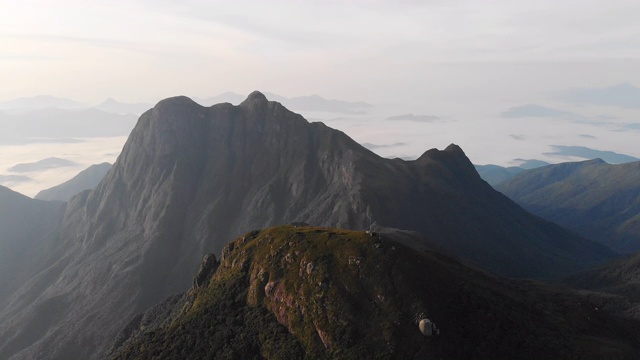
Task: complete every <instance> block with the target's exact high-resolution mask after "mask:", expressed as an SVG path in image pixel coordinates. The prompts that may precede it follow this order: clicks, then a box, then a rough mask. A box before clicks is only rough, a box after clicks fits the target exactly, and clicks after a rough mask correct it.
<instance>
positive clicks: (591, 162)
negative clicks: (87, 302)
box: [582, 158, 608, 165]
mask: <svg viewBox="0 0 640 360" xmlns="http://www.w3.org/2000/svg"><path fill="white" fill-rule="evenodd" d="M582 163H583V164H585V165H594V164H608V163H607V162H606V161H604V160H602V159H600V158H595V159H591V160H587V161H583V162H582Z"/></svg>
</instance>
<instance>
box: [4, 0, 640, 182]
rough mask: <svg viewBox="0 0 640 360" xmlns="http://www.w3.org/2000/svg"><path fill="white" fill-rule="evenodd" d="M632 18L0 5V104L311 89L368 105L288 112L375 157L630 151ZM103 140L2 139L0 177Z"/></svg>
mask: <svg viewBox="0 0 640 360" xmlns="http://www.w3.org/2000/svg"><path fill="white" fill-rule="evenodd" d="M639 10H640V3H639V4H633V3H629V2H625V1H613V2H612V1H607V2H605V1H603V0H594V1H586V2H585V1H565V2H561V3H558V2H551V1H529V0H528V1H519V2H517V3H514V2H508V1H486V2H482V3H481V4H480V3H477V2H473V1H470V0H464V1H456V2H444V1H437V0H434V1H427V2H416V1H406V2H400V3H398V2H391V1H373V2H363V1H331V2H329V3H326V2H325V3H322V4H313V3H299V2H292V1H276V2H269V3H268V4H267V3H264V2H257V1H241V2H224V3H216V4H209V3H207V2H202V1H191V2H186V3H185V2H180V3H177V2H173V1H156V2H150V1H144V0H140V1H127V2H115V3H113V2H112V3H109V4H102V3H100V2H97V1H89V2H78V1H73V0H65V1H58V2H56V3H55V4H53V3H49V2H44V1H26V2H20V3H11V4H9V3H5V4H2V5H0V20H1V21H0V39H1V40H2V42H3V45H4V46H3V48H2V50H0V52H1V53H2V56H1V57H0V63H2V66H0V75H1V76H2V78H3V81H4V82H3V84H4V86H3V87H2V88H1V89H0V103H6V102H7V101H11V100H14V99H16V98H21V97H32V96H37V95H50V96H56V97H61V98H67V99H72V100H74V101H77V102H80V103H81V104H82V105H83V106H85V107H93V106H97V105H98V104H100V103H101V102H103V101H104V100H106V99H108V98H113V99H116V100H117V101H120V102H123V103H144V104H150V105H151V106H152V105H153V104H155V103H156V102H157V101H159V100H161V99H163V98H167V97H172V96H178V95H186V96H189V97H191V98H194V99H206V98H210V97H214V96H217V95H219V94H223V93H226V92H232V93H236V94H240V95H242V96H246V95H247V94H249V93H250V92H251V91H254V90H259V91H262V92H268V93H273V94H278V95H279V96H283V97H286V98H292V97H298V96H308V95H313V94H317V95H320V96H322V97H324V98H326V99H337V100H342V101H351V102H357V101H364V102H367V103H370V104H371V105H373V107H372V108H370V109H365V110H364V111H362V112H359V113H358V112H353V113H348V114H345V113H335V112H316V111H307V110H296V109H292V110H294V111H296V112H299V113H301V114H302V115H304V116H305V117H306V118H307V119H308V120H309V121H323V122H325V123H326V124H327V125H329V126H332V127H334V128H337V129H339V130H342V131H344V132H345V133H347V134H348V135H349V136H351V137H353V138H354V139H355V140H356V141H358V142H360V143H364V144H367V145H368V147H369V148H370V149H372V150H373V151H375V152H376V153H378V154H379V155H381V156H385V157H389V156H398V157H402V158H415V157H417V156H419V155H420V154H422V153H423V152H424V151H426V150H428V149H430V148H441V149H442V148H444V147H446V146H447V145H448V144H450V143H456V144H458V145H460V146H461V147H462V148H463V149H464V150H465V152H466V154H467V155H468V156H469V158H470V159H471V160H472V161H473V162H474V163H476V164H498V165H504V166H508V165H514V164H516V163H514V160H515V159H540V160H545V161H548V162H560V161H570V160H579V159H580V157H575V156H569V155H566V154H565V155H562V154H558V153H557V152H554V146H583V147H588V148H590V149H595V150H600V151H613V152H617V153H621V154H626V155H630V156H635V157H640V150H637V149H635V148H633V147H632V146H630V145H631V144H633V143H634V140H635V138H636V136H637V132H638V131H639V130H640V120H639V115H640V105H638V106H634V105H633V104H640V88H639V87H640V71H639V70H640V46H638V45H640V25H639V24H638V23H637V21H636V19H635V16H634V15H635V14H636V13H638V12H639ZM594 99H595V100H594ZM598 99H605V100H604V101H601V100H598ZM527 111H529V113H528V112H527ZM4 112H5V110H0V113H4ZM403 117H404V118H403ZM390 119H391V120H390ZM3 135H4V134H3ZM123 135H125V134H123ZM82 141H83V142H84V143H85V144H87V145H88V144H89V143H91V141H87V140H86V139H83V140H82ZM105 141H106V140H105ZM105 141H103V144H106V143H111V145H109V146H108V147H109V149H105V151H104V153H103V154H102V155H100V156H96V161H91V159H89V158H87V157H86V156H84V155H82V154H83V153H84V151H83V150H81V148H82V145H78V144H75V145H74V144H68V143H67V144H48V145H46V146H45V145H43V144H36V145H34V144H30V145H23V146H22V147H15V146H14V145H12V146H14V147H8V146H6V145H2V144H0V145H2V146H0V175H5V176H6V175H12V173H9V172H7V169H8V168H10V166H13V165H15V164H17V163H21V162H35V161H39V160H42V159H44V158H47V157H50V156H52V154H57V155H59V156H61V157H62V155H64V154H71V155H70V157H71V158H73V157H75V160H76V162H77V163H79V164H80V165H82V167H83V168H84V167H87V166H89V165H91V164H92V163H95V162H98V161H106V160H109V161H113V160H115V156H116V155H117V154H116V153H117V152H118V151H119V150H118V149H119V148H120V147H121V146H122V144H124V140H123V138H119V139H117V140H114V141H106V142H105ZM100 146H103V145H98V148H99V147H100ZM45 149H46V150H45ZM114 149H115V150H114ZM43 151H44V152H43ZM90 152H91V151H89V153H90ZM74 154H75V155H74ZM105 154H112V155H111V156H106V155H105ZM72 160H73V159H72ZM80 170H81V169H80V168H78V169H73V172H76V173H77V172H78V171H80ZM60 171H61V172H60V173H56V174H53V175H52V174H48V175H46V176H45V175H44V174H33V177H34V178H35V179H36V181H35V182H32V184H31V185H28V184H27V183H23V184H21V185H16V184H13V185H11V186H10V187H12V188H14V189H18V190H20V191H23V192H26V193H30V194H33V193H34V192H36V187H42V188H45V187H48V186H46V185H56V184H54V183H52V182H53V180H54V179H55V180H56V181H58V180H63V179H65V178H70V177H71V176H72V175H73V173H72V172H71V169H67V170H65V171H62V170H60ZM38 179H41V180H38ZM44 179H47V181H48V182H47V184H46V185H45V183H39V182H40V181H43V180H44ZM0 184H4V185H7V183H6V182H0ZM28 188H31V189H30V190H28Z"/></svg>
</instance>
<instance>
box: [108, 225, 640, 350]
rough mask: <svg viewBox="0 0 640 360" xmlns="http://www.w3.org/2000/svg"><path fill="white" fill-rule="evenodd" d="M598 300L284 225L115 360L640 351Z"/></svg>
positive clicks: (200, 284) (122, 346)
mask: <svg viewBox="0 0 640 360" xmlns="http://www.w3.org/2000/svg"><path fill="white" fill-rule="evenodd" d="M598 305H599V304H598ZM598 305H597V304H594V303H593V302H591V301H590V300H588V299H587V298H585V297H583V296H581V295H578V294H577V293H573V292H570V291H568V290H560V289H554V288H549V287H546V286H542V285H539V284H535V283H524V282H517V281H509V280H503V279H499V278H494V277H491V276H488V275H486V274H483V273H482V272H479V271H476V270H472V269H470V268H467V267H465V266H464V265H462V264H460V263H458V262H456V261H454V260H452V259H450V258H447V257H446V256H443V255H439V254H436V253H430V252H417V251H415V250H411V249H410V248H407V247H404V246H402V245H400V244H398V243H396V242H394V241H392V240H389V239H387V238H385V237H381V236H370V235H369V234H366V233H364V232H353V231H345V230H332V229H321V228H312V227H301V228H300V227H298V228H296V227H291V226H285V227H277V228H271V229H267V230H263V231H253V232H250V233H248V234H246V235H245V236H243V237H241V238H240V239H238V240H236V241H234V242H233V243H231V244H229V245H227V247H226V248H225V250H223V251H222V258H221V261H220V262H217V261H216V259H215V257H214V256H208V257H207V258H206V259H205V261H204V262H203V265H202V267H201V270H200V273H199V274H198V275H197V276H196V278H195V279H194V286H193V287H192V289H191V290H190V291H188V292H187V293H184V294H182V295H178V296H173V297H171V298H169V299H168V300H166V301H165V302H163V303H162V304H160V305H158V306H156V307H155V308H153V309H151V310H150V311H148V312H146V313H145V314H144V315H140V316H137V317H136V318H135V319H134V321H132V323H131V324H129V326H128V327H127V328H126V330H124V331H123V332H122V333H121V335H120V336H119V337H118V340H117V342H116V343H115V346H114V349H113V353H112V355H111V357H110V358H111V359H150V358H161V359H205V358H238V359H240V358H242V359H248V358H266V359H303V358H308V359H318V358H347V359H385V358H387V359H388V358H395V359H424V358H429V359H431V358H435V359H515V358H517V359H549V358H553V359H603V358H616V359H634V358H637V357H638V356H640V335H639V333H638V331H639V330H640V322H638V321H633V320H631V319H623V318H619V317H616V316H613V315H611V314H609V313H607V312H604V311H599V310H598ZM423 319H429V320H430V321H431V322H432V323H433V324H435V327H436V328H437V330H436V331H435V333H432V334H431V336H424V335H423V334H422V333H421V330H420V327H419V324H420V321H421V320H423ZM425 322H426V321H425ZM430 330H431V329H430Z"/></svg>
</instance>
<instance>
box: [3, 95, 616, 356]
mask: <svg viewBox="0 0 640 360" xmlns="http://www.w3.org/2000/svg"><path fill="white" fill-rule="evenodd" d="M299 221H303V222H307V223H310V224H314V225H323V226H332V227H341V228H350V229H363V228H366V227H368V226H369V225H370V224H371V223H372V222H375V223H377V224H378V225H381V226H387V227H395V228H400V229H407V230H413V231H418V232H420V233H422V234H423V235H424V236H425V237H426V238H427V239H429V242H430V243H434V244H437V245H438V246H439V247H440V248H442V249H443V250H444V251H447V252H449V253H450V254H453V255H455V256H458V257H460V258H462V259H464V260H466V261H470V262H473V263H475V264H476V265H479V266H482V267H485V268H486V269H489V270H491V271H494V272H496V273H500V274H504V275H509V276H523V277H552V276H556V275H560V274H565V273H567V272H571V271H573V270H576V269H579V268H583V267H585V266H587V265H589V264H592V263H594V262H598V261H601V260H603V259H605V258H607V257H609V256H611V252H610V251H608V250H607V249H606V248H604V247H601V246H599V245H596V244H594V243H591V242H589V241H586V240H584V239H582V238H580V237H578V236H576V235H574V234H571V233H569V232H567V231H565V230H563V229H561V228H559V227H557V226H555V225H552V224H550V223H547V222H544V221H542V220H540V219H538V218H535V217H533V216H531V215H529V214H528V213H526V212H525V211H524V210H522V209H521V208H519V207H518V206H517V205H515V204H514V203H513V202H511V201H510V200H508V199H507V198H506V197H504V196H502V195H501V194H499V193H497V192H495V191H494V190H493V189H492V188H491V187H490V186H489V185H488V184H486V183H485V182H484V181H482V180H481V179H480V178H479V176H478V175H477V173H476V172H475V170H474V168H473V165H472V164H471V163H470V162H469V160H468V159H467V158H466V156H465V155H464V153H463V152H462V150H461V149H460V148H459V147H457V146H455V145H452V146H449V147H448V148H447V149H445V150H444V151H438V150H435V149H434V150H429V151H427V152H425V153H424V154H423V155H422V156H421V157H420V158H419V159H417V160H415V161H409V162H406V161H402V160H399V159H394V160H390V159H382V158H380V157H378V156H377V155H375V154H373V153H371V152H370V151H368V150H366V149H365V148H363V147H361V146H360V145H358V144H357V143H355V142H354V141H353V140H351V139H350V138H349V137H347V136H346V135H345V134H343V133H341V132H339V131H336V130H333V129H330V128H328V127H326V126H325V125H323V124H320V123H308V122H307V121H306V120H305V119H303V118H302V117H301V116H300V115H297V114H294V113H292V112H290V111H288V110H287V109H285V108H284V107H283V106H282V105H280V104H279V103H276V102H269V101H267V99H266V98H265V97H264V96H263V95H262V94H260V93H258V92H255V93H252V94H251V95H250V96H249V97H248V98H247V99H246V100H245V101H244V102H243V103H242V104H240V105H239V106H232V105H230V104H219V105H215V106H212V107H209V108H205V107H202V106H200V105H198V104H196V103H194V102H193V101H191V100H190V99H188V98H185V97H177V98H170V99H167V100H163V101H161V102H160V103H158V104H157V105H156V106H155V107H154V108H153V109H152V110H149V111H147V112H146V113H144V114H143V115H142V116H141V117H140V119H139V121H138V124H137V126H136V127H135V129H134V130H133V132H132V133H131V136H130V137H129V139H128V141H127V143H126V145H125V147H124V149H123V151H122V154H121V155H120V157H119V158H118V160H117V161H116V163H115V164H114V166H113V168H112V169H111V170H110V171H109V172H108V174H107V175H106V176H105V178H104V179H103V181H102V182H101V183H100V184H99V185H98V186H97V187H96V188H95V189H94V190H92V191H90V192H84V193H82V194H80V195H78V196H76V197H74V198H72V199H71V201H70V202H69V203H68V205H67V211H66V214H65V217H64V221H63V230H62V231H61V236H60V241H59V242H58V243H57V246H58V248H57V249H58V250H57V251H58V253H59V256H57V257H56V258H55V261H53V260H52V261H51V262H49V263H47V266H48V267H49V268H48V269H47V270H46V272H43V273H42V274H41V278H40V280H38V281H34V282H30V283H26V284H24V286H22V287H21V288H20V289H19V290H18V291H17V292H16V298H17V299H18V298H24V297H30V298H33V299H34V300H33V301H32V302H29V303H24V302H21V301H18V300H16V301H14V302H11V303H10V304H8V305H7V306H6V307H5V308H4V309H0V319H2V320H1V321H2V323H3V324H7V323H10V324H13V325H12V326H11V327H6V326H5V327H3V328H0V339H1V340H0V358H11V357H12V356H13V357H12V359H30V358H42V359H48V358H50V359H91V358H99V357H100V355H101V354H102V353H103V351H104V350H105V348H106V346H107V345H108V342H109V341H110V340H111V339H113V337H114V336H115V334H116V333H117V331H119V330H120V329H121V328H122V327H124V326H125V325H126V323H127V322H128V321H129V320H130V319H131V318H132V317H133V316H134V314H136V313H139V312H141V311H143V310H145V309H147V308H148V307H150V306H152V305H154V304H156V303H157V302H159V301H160V300H161V299H163V298H165V297H166V296H167V295H169V294H172V293H175V292H178V291H182V290H184V289H185V288H187V287H188V286H189V285H190V284H191V281H192V276H193V273H194V272H195V271H196V270H197V269H198V266H199V259H201V258H202V256H203V255H204V254H206V253H209V252H213V253H215V254H218V255H219V254H220V252H221V250H222V248H223V246H224V244H226V243H227V242H228V241H230V240H231V239H233V238H234V237H236V236H238V235H239V234H241V233H243V232H244V231H246V229H252V228H263V227H267V226H271V225H275V224H284V223H291V222H299ZM42 314H48V315H47V316H43V315H42Z"/></svg>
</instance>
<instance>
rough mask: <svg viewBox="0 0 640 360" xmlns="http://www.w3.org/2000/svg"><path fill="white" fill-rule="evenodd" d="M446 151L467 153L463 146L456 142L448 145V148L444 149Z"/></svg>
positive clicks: (460, 153)
mask: <svg viewBox="0 0 640 360" xmlns="http://www.w3.org/2000/svg"><path fill="white" fill-rule="evenodd" d="M444 151H446V152H448V153H456V154H459V155H465V154H464V151H462V148H461V147H460V146H458V145H456V144H450V145H449V146H447V148H446V149H444Z"/></svg>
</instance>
